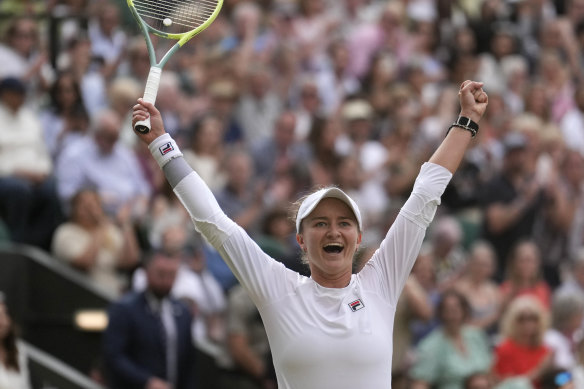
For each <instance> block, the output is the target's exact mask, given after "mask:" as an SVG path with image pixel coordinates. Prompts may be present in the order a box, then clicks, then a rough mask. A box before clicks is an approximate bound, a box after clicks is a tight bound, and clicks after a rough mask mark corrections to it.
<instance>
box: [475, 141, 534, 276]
mask: <svg viewBox="0 0 584 389" xmlns="http://www.w3.org/2000/svg"><path fill="white" fill-rule="evenodd" d="M503 147H504V149H505V151H504V152H505V156H504V158H503V166H502V168H501V171H500V172H499V173H498V174H497V175H496V176H495V177H493V179H491V180H490V181H489V182H488V183H487V184H486V185H485V187H484V188H483V190H482V195H481V198H482V206H483V208H484V212H485V217H484V222H483V234H484V238H485V239H486V240H487V241H489V242H490V243H491V244H492V245H493V247H494V248H495V252H496V253H497V268H498V271H499V272H498V273H497V278H498V279H499V280H500V279H501V278H502V273H501V272H502V271H503V269H505V266H504V264H505V260H506V258H507V255H508V254H509V251H510V250H511V248H512V247H513V246H514V245H515V244H516V243H517V242H518V241H519V240H520V239H522V238H526V237H528V236H531V233H532V229H533V225H534V223H535V218H536V215H537V212H538V210H539V208H540V207H541V191H540V187H539V183H538V182H537V181H536V180H534V179H533V177H532V175H531V173H532V172H530V171H527V169H526V165H527V158H528V153H527V149H526V148H527V141H526V139H525V137H524V136H523V135H521V134H519V133H510V134H508V135H507V136H506V137H505V138H504V140H503Z"/></svg>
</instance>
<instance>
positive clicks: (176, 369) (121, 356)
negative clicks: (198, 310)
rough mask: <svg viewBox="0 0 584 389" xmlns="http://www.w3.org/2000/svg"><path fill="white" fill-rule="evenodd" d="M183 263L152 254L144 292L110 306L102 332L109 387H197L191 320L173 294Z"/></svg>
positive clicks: (130, 294) (161, 254)
mask: <svg viewBox="0 0 584 389" xmlns="http://www.w3.org/2000/svg"><path fill="white" fill-rule="evenodd" d="M179 264H180V260H179V258H177V257H176V256H171V255H168V254H166V253H164V252H161V251H153V252H150V253H149V255H148V257H147V258H146V260H145V268H146V279H147V288H146V290H145V291H143V292H132V293H129V294H127V295H126V296H124V297H123V298H122V299H121V300H119V301H117V302H116V303H114V304H113V305H112V306H111V307H110V310H109V322H108V326H107V328H106V330H105V332H104V334H103V356H104V368H105V373H106V380H107V382H108V387H109V388H111V389H144V388H148V389H151V388H164V389H168V388H176V389H191V388H193V387H194V374H193V372H194V366H195V365H194V363H195V361H194V347H193V340H192V335H191V331H192V317H191V314H190V312H189V309H188V308H187V307H186V306H185V305H184V304H183V303H182V302H180V301H178V300H176V299H175V298H174V297H171V296H170V291H171V290H172V287H173V285H174V281H175V279H176V274H177V271H178V268H179Z"/></svg>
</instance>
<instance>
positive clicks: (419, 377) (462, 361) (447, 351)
mask: <svg viewBox="0 0 584 389" xmlns="http://www.w3.org/2000/svg"><path fill="white" fill-rule="evenodd" d="M469 315H470V306H469V304H468V302H467V300H466V298H465V297H464V296H463V295H461V294H460V293H458V292H456V291H454V290H448V291H445V292H444V293H443V294H442V299H441V300H440V303H439V305H438V309H437V316H438V318H439V320H440V324H441V325H440V327H438V328H436V329H435V330H434V331H432V332H431V333H430V334H429V335H428V336H426V337H425V338H424V339H422V341H421V342H420V344H419V345H418V349H417V361H416V362H415V364H414V366H413V367H412V369H411V370H410V374H411V376H412V378H413V379H414V384H413V386H412V388H415V389H426V388H437V389H462V388H463V384H464V379H465V378H466V377H467V376H468V375H470V374H472V373H475V372H479V371H485V370H487V369H488V368H489V367H490V365H491V350H490V347H489V342H488V339H487V336H486V334H485V333H484V332H483V331H482V330H480V329H478V328H476V327H472V326H469V325H467V324H466V323H467V321H468V319H469Z"/></svg>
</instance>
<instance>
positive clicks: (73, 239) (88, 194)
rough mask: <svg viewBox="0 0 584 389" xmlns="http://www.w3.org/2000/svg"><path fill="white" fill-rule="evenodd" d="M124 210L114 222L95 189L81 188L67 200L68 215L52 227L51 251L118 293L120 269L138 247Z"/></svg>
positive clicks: (129, 264)
mask: <svg viewBox="0 0 584 389" xmlns="http://www.w3.org/2000/svg"><path fill="white" fill-rule="evenodd" d="M127 211H129V208H128V207H126V212H121V213H120V214H119V216H121V217H120V218H119V219H118V220H116V222H117V223H115V222H114V221H112V220H111V219H110V218H109V217H108V216H106V215H105V213H104V212H103V208H102V205H101V201H100V198H99V195H98V194H97V193H96V192H95V191H93V190H90V189H84V190H81V191H80V192H78V193H77V194H76V195H75V196H73V199H72V200H71V217H70V218H69V220H68V221H67V222H65V223H63V224H61V225H60V226H59V227H58V228H57V230H56V231H55V235H54V237H53V244H52V249H51V251H52V253H53V255H55V257H57V258H59V259H61V260H63V261H65V262H67V263H69V264H70V265H71V266H73V267H74V268H76V269H78V270H81V271H83V272H85V273H87V274H88V276H89V277H91V278H92V279H93V280H94V281H95V282H96V283H97V284H98V285H100V286H102V287H104V288H106V289H108V290H111V291H113V292H114V293H116V294H119V293H122V292H123V291H124V289H125V288H126V287H127V284H128V280H127V276H125V275H124V273H123V272H125V271H129V270H132V269H133V268H134V267H135V266H136V264H137V262H138V256H139V250H140V249H139V247H138V241H137V238H136V234H135V232H134V228H133V225H132V223H131V220H129V216H130V215H129V214H128V212H127Z"/></svg>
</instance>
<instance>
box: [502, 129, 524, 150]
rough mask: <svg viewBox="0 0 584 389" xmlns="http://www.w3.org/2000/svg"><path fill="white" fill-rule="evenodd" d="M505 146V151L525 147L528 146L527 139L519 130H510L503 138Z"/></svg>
mask: <svg viewBox="0 0 584 389" xmlns="http://www.w3.org/2000/svg"><path fill="white" fill-rule="evenodd" d="M503 147H504V148H505V152H509V151H512V150H519V149H524V148H526V147H527V139H526V138H525V135H523V134H521V133H519V132H510V133H509V134H507V135H505V137H504V138H503Z"/></svg>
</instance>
